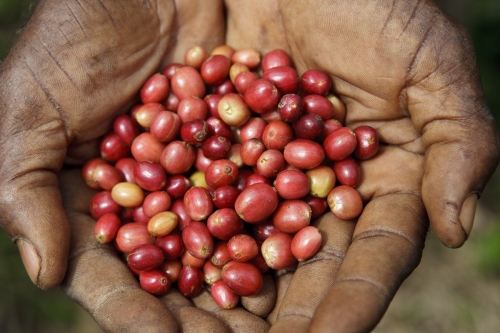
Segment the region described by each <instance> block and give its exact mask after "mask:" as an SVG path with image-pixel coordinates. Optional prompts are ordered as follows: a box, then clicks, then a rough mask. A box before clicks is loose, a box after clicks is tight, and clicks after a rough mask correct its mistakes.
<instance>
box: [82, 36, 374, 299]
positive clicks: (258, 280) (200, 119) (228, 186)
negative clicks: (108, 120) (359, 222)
mask: <svg viewBox="0 0 500 333" xmlns="http://www.w3.org/2000/svg"><path fill="white" fill-rule="evenodd" d="M330 91H331V80H330V78H329V76H328V75H327V74H326V73H324V72H322V71H320V70H317V69H310V70H307V71H305V72H304V73H303V74H302V75H300V76H299V75H298V73H297V71H296V70H295V69H294V68H293V67H292V64H291V60H290V57H289V56H288V54H287V53H286V52H284V51H283V50H279V49H277V50H273V51H270V52H268V53H266V54H263V55H261V54H260V53H259V52H258V51H256V50H255V49H253V48H245V49H239V50H234V49H233V48H231V47H229V46H227V45H222V46H219V47H217V48H215V49H214V50H213V51H212V52H211V53H208V52H207V51H206V50H205V49H204V48H202V47H199V46H195V47H192V48H191V49H189V50H188V51H187V52H186V54H185V59H184V64H181V63H173V64H170V65H169V66H167V67H166V68H165V69H164V70H163V72H161V73H160V72H159V73H155V74H154V75H152V76H151V77H150V78H149V79H148V80H147V81H146V82H145V83H144V85H143V87H142V89H141V90H140V102H139V103H138V104H137V105H135V106H133V107H132V108H131V110H130V112H129V113H128V114H122V115H119V116H118V117H117V118H116V119H114V122H113V128H112V130H111V131H110V132H109V133H107V134H106V135H105V136H104V137H103V138H102V141H101V157H99V158H94V159H91V160H89V161H87V162H86V163H85V165H84V166H83V168H82V176H83V178H84V180H85V182H86V183H87V185H88V186H90V187H91V188H93V189H96V190H99V191H98V192H97V194H95V195H94V196H93V198H92V199H91V201H90V213H91V215H92V217H93V218H95V219H96V220H97V223H96V225H95V228H94V234H95V237H96V239H97V241H99V242H100V243H102V244H105V243H113V244H114V245H115V247H116V249H117V250H118V251H119V252H120V253H122V254H123V258H124V260H125V261H126V264H127V265H128V267H129V268H130V270H131V271H132V272H133V273H134V274H136V275H137V276H138V278H139V283H140V286H141V287H142V288H143V289H144V290H146V291H148V292H150V293H152V294H154V295H163V294H164V293H166V292H167V291H168V290H169V289H170V288H171V286H172V285H173V284H176V286H177V288H178V290H179V291H180V292H181V293H182V294H183V295H185V296H187V297H194V296H196V295H198V294H199V293H200V292H201V290H202V288H203V287H204V286H207V287H208V288H209V289H210V292H211V295H212V297H213V299H214V300H215V302H216V303H217V304H218V305H219V306H221V307H223V308H233V307H235V306H236V305H237V304H238V302H239V298H240V296H249V295H255V294H256V293H258V292H259V291H260V290H261V288H262V285H263V276H262V274H263V273H265V272H267V271H268V270H270V269H273V270H279V269H285V268H289V267H293V266H295V265H297V263H298V262H299V261H303V260H306V259H308V258H310V257H312V256H313V255H314V254H315V253H316V252H317V251H318V250H319V249H320V247H321V244H322V236H321V232H320V231H319V230H318V229H317V228H316V227H314V226H312V225H311V220H312V219H314V218H316V217H319V216H321V215H322V214H324V213H325V211H326V210H327V209H330V210H331V211H332V213H333V214H334V215H335V216H337V217H338V218H340V219H354V218H356V217H357V216H358V215H359V214H360V213H361V211H362V209H363V202H362V199H361V197H360V195H359V193H358V192H357V190H356V189H355V188H356V187H357V185H358V184H359V182H360V168H359V164H358V163H359V161H360V160H365V159H368V158H371V157H372V156H374V155H375V154H376V153H377V151H378V136H377V133H376V131H375V130H374V129H373V128H371V127H369V126H360V127H358V128H355V129H351V128H349V127H346V126H343V124H342V123H343V121H344V118H345V107H344V105H343V104H342V102H341V101H340V100H339V99H338V98H337V97H336V96H334V95H333V94H332V93H331V92H330Z"/></svg>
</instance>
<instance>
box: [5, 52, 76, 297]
mask: <svg viewBox="0 0 500 333" xmlns="http://www.w3.org/2000/svg"><path fill="white" fill-rule="evenodd" d="M7 68H9V60H8V59H6V61H5V62H4V63H3V64H2V67H1V68H0V77H2V80H1V81H2V83H1V84H0V117H1V119H2V120H1V122H0V160H1V162H0V225H1V227H2V229H4V231H5V232H6V233H7V234H8V236H9V237H10V238H11V239H12V240H13V242H14V243H15V244H16V245H17V246H18V248H19V251H20V254H21V257H22V260H23V263H24V265H25V267H26V270H27V273H28V275H29V277H30V278H31V280H32V281H33V283H34V284H36V285H37V286H38V287H40V288H43V289H48V288H51V287H54V286H56V285H57V284H59V283H60V282H61V280H62V279H63V277H64V274H65V272H66V263H67V257H68V251H69V242H70V232H69V224H68V220H67V217H66V214H65V212H64V209H63V207H62V203H61V194H60V192H59V188H58V181H57V177H56V174H55V173H56V172H57V171H58V170H60V169H61V167H62V165H63V161H64V156H65V154H66V147H67V139H66V138H67V136H66V134H65V128H64V126H65V125H64V124H65V122H64V121H63V119H62V118H63V117H62V115H61V114H60V113H59V112H58V110H57V107H56V106H55V105H54V104H52V102H51V98H50V95H49V94H46V93H44V89H43V87H42V86H40V84H39V83H38V81H37V79H36V78H35V77H34V76H33V75H30V71H29V66H28V65H26V66H24V67H22V66H18V68H17V69H16V75H12V71H8V70H7ZM10 68H11V69H12V68H13V66H12V65H11V66H10ZM12 87H15V88H12ZM16 89H17V90H16ZM23 92H24V94H23ZM26 92H29V95H27V94H25V93H26ZM48 106H49V107H48Z"/></svg>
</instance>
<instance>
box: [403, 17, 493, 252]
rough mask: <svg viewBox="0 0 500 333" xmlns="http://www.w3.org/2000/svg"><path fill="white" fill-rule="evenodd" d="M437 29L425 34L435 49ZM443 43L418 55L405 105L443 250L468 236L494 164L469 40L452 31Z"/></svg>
mask: <svg viewBox="0 0 500 333" xmlns="http://www.w3.org/2000/svg"><path fill="white" fill-rule="evenodd" d="M437 26H438V28H436V29H433V32H430V33H429V35H428V40H429V43H433V44H435V45H439V44H438V43H439V41H442V38H441V39H440V38H439V35H438V34H439V31H441V32H442V29H444V28H443V27H442V26H439V25H437ZM446 41H447V42H446V43H440V47H436V48H434V47H427V48H422V50H420V51H419V52H420V54H419V57H417V58H416V60H415V63H414V66H412V67H413V68H414V70H413V73H411V76H412V77H413V83H412V85H411V86H410V87H409V88H408V105H409V112H410V114H411V118H412V121H413V123H414V125H415V127H416V128H417V129H418V130H420V131H421V132H422V133H423V134H422V142H423V144H424V146H425V147H426V148H427V151H426V153H425V173H424V177H423V183H422V196H423V201H424V204H425V207H426V210H427V212H428V215H429V218H430V222H431V226H432V227H433V229H434V231H435V233H436V235H437V236H438V238H439V239H440V240H441V241H442V242H443V243H444V244H445V245H446V246H449V247H460V246H462V245H463V243H464V242H465V241H466V239H467V238H468V236H469V234H470V232H471V229H472V225H473V222H474V213H475V207H476V202H477V199H478V197H479V195H480V194H481V192H482V190H483V189H484V187H485V185H486V183H487V181H488V180H489V178H490V177H491V175H492V174H493V172H494V171H495V169H496V167H497V165H498V161H499V140H498V133H497V132H496V129H495V123H494V119H493V117H492V115H491V113H490V110H489V108H488V106H487V104H486V101H485V98H484V96H483V92H482V88H481V83H480V78H479V73H478V70H477V65H476V60H475V54H474V50H473V45H472V42H471V40H470V36H468V34H467V33H466V32H465V30H464V29H462V28H460V27H457V26H455V29H450V30H449V31H448V35H447V37H446ZM429 43H427V45H430V44H429Z"/></svg>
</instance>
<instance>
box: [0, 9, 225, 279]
mask: <svg viewBox="0 0 500 333" xmlns="http://www.w3.org/2000/svg"><path fill="white" fill-rule="evenodd" d="M221 6H222V5H221V4H219V6H217V5H216V4H211V5H210V6H207V3H206V2H205V1H199V3H198V4H197V3H196V2H193V1H190V2H185V1H181V2H179V3H175V2H174V1H166V0H165V1H148V0H144V1H131V2H127V4H126V5H125V4H124V3H117V2H114V1H86V2H80V1H67V2H64V3H61V2H60V1H54V0H42V1H40V3H39V5H38V7H37V8H36V10H35V12H34V14H33V16H32V18H31V19H30V21H29V23H28V25H27V26H26V27H25V29H24V30H23V33H22V34H21V36H20V38H19V40H18V41H17V42H16V43H15V45H14V46H13V48H12V49H11V52H10V53H9V55H8V57H7V58H6V59H5V61H4V62H3V63H2V65H1V67H0V77H1V80H0V82H1V83H0V112H1V118H2V121H1V123H0V140H1V141H0V142H1V144H0V156H1V159H2V164H1V165H0V184H1V186H0V212H1V215H0V216H1V225H2V227H3V229H4V230H5V231H6V232H7V234H8V235H9V236H10V237H11V238H12V239H13V240H14V241H15V242H16V244H17V245H18V247H19V249H20V252H21V256H22V258H23V262H24V264H25V267H26V269H27V272H28V274H29V276H30V278H31V280H32V281H33V282H34V283H35V284H36V285H38V286H39V287H41V288H50V287H53V286H55V285H57V284H58V283H60V282H61V280H62V279H63V277H64V274H65V272H66V262H67V256H68V248H69V243H70V237H69V234H70V230H69V224H68V220H67V216H66V215H65V212H64V209H63V207H62V205H61V195H60V193H59V189H58V182H57V172H58V171H59V170H60V169H61V167H62V166H63V164H64V163H65V162H66V163H68V164H81V163H82V162H83V161H85V160H87V159H88V158H89V157H91V156H96V154H98V151H97V149H98V140H99V137H101V136H102V135H103V134H104V133H106V131H108V130H109V128H110V124H111V121H112V120H113V118H114V117H115V116H116V115H117V114H119V113H123V112H125V110H126V107H127V104H128V103H130V102H131V101H132V99H133V98H134V97H135V96H136V94H137V91H138V90H139V88H140V87H141V85H142V83H144V82H145V80H146V79H147V78H148V77H149V76H150V75H151V74H152V73H153V72H154V71H156V70H158V69H159V67H160V65H161V63H162V62H163V61H173V59H176V60H182V58H179V57H180V55H181V54H183V52H185V50H186V48H188V47H190V46H192V45H193V44H200V45H203V46H205V47H207V48H213V47H214V46H216V45H218V44H221V43H222V42H223V38H224V36H223V29H224V26H223V18H222V7H221ZM206 26H210V27H211V29H206V28H205V27H206ZM54 230H57V232H54Z"/></svg>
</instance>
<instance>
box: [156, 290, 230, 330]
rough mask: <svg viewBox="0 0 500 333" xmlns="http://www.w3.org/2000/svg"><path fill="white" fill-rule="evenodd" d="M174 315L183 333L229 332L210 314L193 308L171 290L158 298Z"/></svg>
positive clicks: (184, 298) (177, 293)
mask: <svg viewBox="0 0 500 333" xmlns="http://www.w3.org/2000/svg"><path fill="white" fill-rule="evenodd" d="M160 300H161V301H162V302H163V304H165V305H166V306H167V308H168V309H169V310H170V312H172V314H173V315H174V317H175V319H176V321H177V325H178V326H179V328H180V331H181V332H184V333H199V332H207V333H211V332H213V333H224V332H229V330H228V328H227V326H226V325H225V324H224V323H223V322H222V321H221V320H218V319H217V318H215V316H213V315H212V314H210V313H208V312H207V311H204V310H202V309H199V308H196V307H194V305H193V303H192V302H191V301H190V300H189V299H187V298H186V297H184V296H182V295H181V293H180V292H179V291H178V290H177V289H175V288H172V289H170V291H169V292H168V293H167V294H166V295H165V296H162V297H161V298H160Z"/></svg>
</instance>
